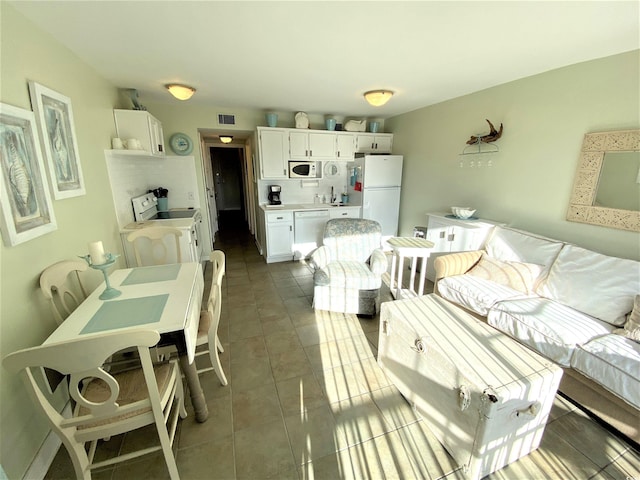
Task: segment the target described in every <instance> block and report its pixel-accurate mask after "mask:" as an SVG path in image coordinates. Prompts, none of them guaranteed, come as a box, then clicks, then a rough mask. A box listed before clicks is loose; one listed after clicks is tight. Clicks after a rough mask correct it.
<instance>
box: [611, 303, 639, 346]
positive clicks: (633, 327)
mask: <svg viewBox="0 0 640 480" xmlns="http://www.w3.org/2000/svg"><path fill="white" fill-rule="evenodd" d="M613 333H617V334H618V335H624V336H625V337H627V338H630V339H631V340H634V341H636V342H640V294H638V295H636V296H635V297H634V299H633V310H631V313H630V314H629V315H628V316H627V321H626V323H625V324H624V328H618V329H617V330H615V331H614V332H613Z"/></svg>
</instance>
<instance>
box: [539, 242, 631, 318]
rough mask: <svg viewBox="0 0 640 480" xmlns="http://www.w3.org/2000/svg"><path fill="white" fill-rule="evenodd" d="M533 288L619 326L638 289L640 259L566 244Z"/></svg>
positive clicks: (548, 296)
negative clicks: (637, 260) (542, 279)
mask: <svg viewBox="0 0 640 480" xmlns="http://www.w3.org/2000/svg"><path fill="white" fill-rule="evenodd" d="M536 291H537V293H538V294H539V295H541V296H543V297H547V298H550V299H552V300H556V301H558V302H560V303H563V304H565V305H568V306H570V307H573V308H575V309H576V310H580V311H581V312H583V313H586V314H587V315H591V316H592V317H596V318H599V319H601V320H604V321H605V322H608V323H611V324H613V325H617V326H622V325H623V324H624V322H625V320H626V319H625V315H626V314H627V313H629V312H630V311H631V309H632V308H633V297H634V296H635V295H636V294H637V293H638V292H640V262H636V261H634V260H627V259H624V258H617V257H608V256H606V255H602V254H600V253H596V252H593V251H590V250H586V249H584V248H580V247H576V246H575V245H566V246H565V247H564V248H563V249H562V251H561V252H560V254H559V255H558V258H557V259H556V261H555V262H554V263H553V265H552V266H551V270H550V271H549V275H548V276H547V277H546V279H545V280H544V281H542V282H541V284H540V285H539V286H538V288H537V290H536Z"/></svg>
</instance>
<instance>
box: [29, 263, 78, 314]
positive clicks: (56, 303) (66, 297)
mask: <svg viewBox="0 0 640 480" xmlns="http://www.w3.org/2000/svg"><path fill="white" fill-rule="evenodd" d="M87 268H88V265H87V262H85V261H84V260H62V261H60V262H57V263H54V264H53V265H50V266H49V267H47V268H45V269H44V271H43V272H42V273H41V274H40V288H41V289H42V293H43V294H44V296H45V298H46V299H47V300H49V302H50V303H51V310H52V311H53V316H54V318H55V320H56V322H57V323H58V325H60V324H61V323H62V322H63V321H64V320H65V319H66V318H67V317H68V316H69V315H70V314H71V312H73V311H74V310H75V309H76V307H77V306H78V305H80V304H81V303H82V301H83V300H84V299H85V298H87V292H86V290H85V288H84V285H83V284H82V280H81V279H80V272H84V271H85V270H86V269H87ZM74 277H75V279H74Z"/></svg>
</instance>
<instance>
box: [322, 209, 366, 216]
mask: <svg viewBox="0 0 640 480" xmlns="http://www.w3.org/2000/svg"><path fill="white" fill-rule="evenodd" d="M329 218H360V207H333V208H331V209H330V210H329Z"/></svg>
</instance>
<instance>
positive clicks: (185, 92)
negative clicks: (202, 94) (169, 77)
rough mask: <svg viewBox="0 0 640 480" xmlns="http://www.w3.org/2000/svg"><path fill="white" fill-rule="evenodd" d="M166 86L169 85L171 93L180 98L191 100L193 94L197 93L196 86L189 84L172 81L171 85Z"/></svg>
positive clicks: (168, 88)
mask: <svg viewBox="0 0 640 480" xmlns="http://www.w3.org/2000/svg"><path fill="white" fill-rule="evenodd" d="M165 87H167V90H169V93H171V95H173V96H174V97H176V98H177V99H178V100H189V99H190V98H191V97H192V96H193V94H194V93H196V89H195V88H193V87H189V86H187V85H180V84H178V83H170V84H169V85H165Z"/></svg>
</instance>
